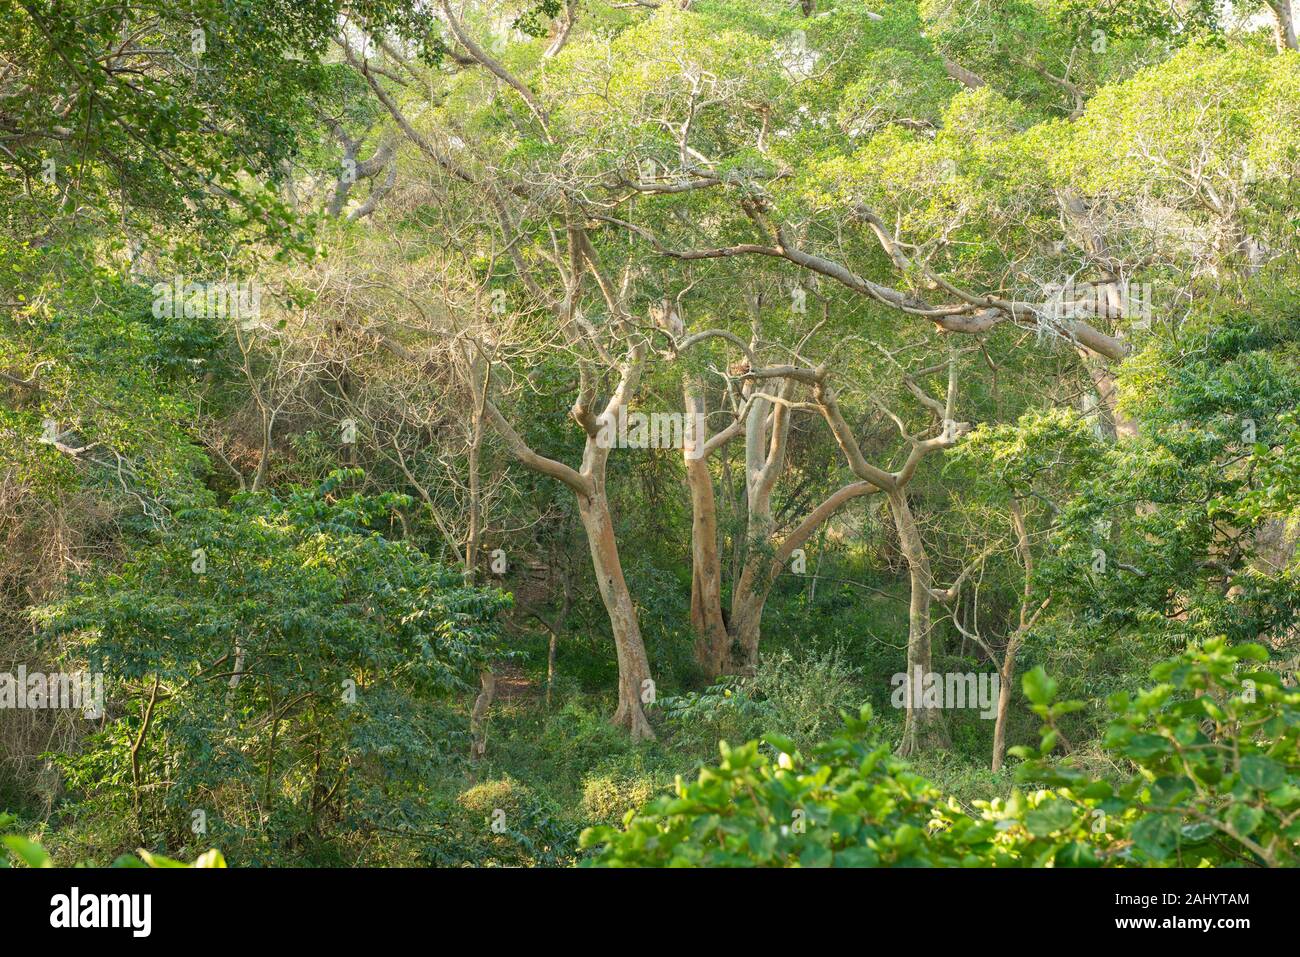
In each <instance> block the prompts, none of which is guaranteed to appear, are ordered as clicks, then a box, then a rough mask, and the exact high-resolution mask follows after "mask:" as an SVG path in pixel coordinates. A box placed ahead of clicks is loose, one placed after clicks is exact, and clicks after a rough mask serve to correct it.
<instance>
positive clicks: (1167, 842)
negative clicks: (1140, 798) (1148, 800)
mask: <svg viewBox="0 0 1300 957" xmlns="http://www.w3.org/2000/svg"><path fill="white" fill-rule="evenodd" d="M1132 833H1133V843H1134V844H1136V845H1137V847H1138V849H1139V850H1140V851H1142V852H1143V853H1144V854H1146V855H1147V856H1148V857H1150V858H1153V859H1154V860H1157V861H1160V860H1164V859H1165V858H1166V857H1168V856H1169V855H1170V854H1172V853H1173V851H1174V848H1175V847H1177V846H1178V827H1177V825H1175V824H1174V822H1173V820H1172V819H1171V818H1170V817H1169V816H1168V815H1165V814H1149V815H1147V816H1146V817H1144V818H1142V820H1140V821H1138V822H1137V823H1136V824H1134V825H1133V832H1132Z"/></svg>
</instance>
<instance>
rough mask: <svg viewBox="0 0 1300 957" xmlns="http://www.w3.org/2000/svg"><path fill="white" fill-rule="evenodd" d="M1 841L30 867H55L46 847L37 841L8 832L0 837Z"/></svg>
mask: <svg viewBox="0 0 1300 957" xmlns="http://www.w3.org/2000/svg"><path fill="white" fill-rule="evenodd" d="M0 843H2V844H4V846H5V847H7V848H9V850H11V851H13V852H14V854H15V855H17V857H18V859H19V860H20V861H22V862H23V863H24V864H26V865H27V866H28V867H53V866H54V865H53V864H52V863H51V862H50V855H49V854H48V853H46V851H45V848H43V847H41V846H40V845H39V844H37V843H36V842H35V841H29V840H27V838H25V837H19V836H18V835H17V834H7V835H5V836H4V837H0Z"/></svg>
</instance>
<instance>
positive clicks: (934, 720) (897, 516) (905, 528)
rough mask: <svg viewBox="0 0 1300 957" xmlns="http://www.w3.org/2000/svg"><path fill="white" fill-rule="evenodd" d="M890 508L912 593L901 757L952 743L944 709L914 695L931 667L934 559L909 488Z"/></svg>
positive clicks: (896, 495) (898, 494)
mask: <svg viewBox="0 0 1300 957" xmlns="http://www.w3.org/2000/svg"><path fill="white" fill-rule="evenodd" d="M889 510H890V512H891V513H893V517H894V528H895V529H896V530H897V532H898V541H899V547H900V548H901V550H902V552H903V557H904V558H905V559H906V560H907V570H908V580H909V583H910V586H911V592H912V595H911V600H910V602H909V605H908V613H907V684H906V686H905V688H906V692H907V693H906V695H905V697H904V701H905V702H906V707H907V712H906V715H905V717H904V721H903V740H902V741H901V742H900V743H899V745H898V754H899V756H901V757H906V756H908V755H911V754H915V753H917V752H918V751H923V750H928V749H930V748H934V747H946V746H947V745H948V743H949V742H948V734H947V730H946V729H945V727H944V723H943V714H942V712H941V711H938V710H936V709H934V708H927V707H925V706H924V703H923V702H919V701H914V700H913V695H912V689H913V680H914V676H915V675H916V673H917V671H918V670H919V671H920V673H921V675H923V676H924V675H926V674H928V673H929V672H930V670H931V644H930V633H931V624H932V623H931V617H930V603H931V601H932V600H933V596H932V592H931V589H932V588H933V587H934V577H933V575H932V573H931V571H930V559H929V557H928V556H927V555H926V553H925V546H924V544H923V543H922V541H921V531H920V529H919V528H918V527H917V524H916V518H915V516H914V515H913V514H912V509H911V506H910V505H908V503H907V494H906V491H905V490H901V489H900V490H898V491H895V492H891V493H889Z"/></svg>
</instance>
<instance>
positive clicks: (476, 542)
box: [463, 363, 497, 761]
mask: <svg viewBox="0 0 1300 957" xmlns="http://www.w3.org/2000/svg"><path fill="white" fill-rule="evenodd" d="M483 365H484V366H485V365H486V364H483ZM475 371H476V366H475V364H473V363H471V366H470V383H471V390H472V393H473V397H474V425H473V428H472V429H471V431H470V442H469V530H468V533H467V534H466V537H465V568H464V571H463V575H464V579H465V584H466V585H473V584H474V579H475V576H476V574H477V572H478V560H479V551H480V542H481V540H482V537H483V529H482V525H483V506H482V490H481V481H480V475H479V462H480V458H481V453H482V449H483V414H484V402H485V401H486V399H487V379H486V378H484V379H483V381H482V384H481V386H480V384H479V379H478V376H477V375H476V374H475ZM485 374H486V373H485ZM496 686H497V679H496V674H495V673H493V671H492V666H491V664H489V665H488V666H487V667H485V668H484V669H483V670H482V672H480V673H479V694H478V697H477V698H476V699H475V700H474V707H473V709H472V710H471V711H470V719H469V732H470V733H469V737H470V745H469V757H470V760H471V761H479V760H481V759H482V757H483V755H484V754H485V753H487V716H488V709H489V708H491V707H492V699H493V698H494V697H495V695H496Z"/></svg>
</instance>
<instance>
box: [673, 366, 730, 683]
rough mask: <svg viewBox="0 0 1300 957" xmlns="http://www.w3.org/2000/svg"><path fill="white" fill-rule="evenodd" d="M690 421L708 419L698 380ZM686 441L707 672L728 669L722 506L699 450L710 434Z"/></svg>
mask: <svg viewBox="0 0 1300 957" xmlns="http://www.w3.org/2000/svg"><path fill="white" fill-rule="evenodd" d="M683 391H684V393H685V400H686V413H687V417H688V418H687V422H688V423H700V422H702V421H703V420H704V412H705V400H704V396H703V394H702V390H701V388H700V386H699V384H698V383H696V382H690V381H688V382H687V384H686V386H685V387H684V390H683ZM694 432H695V428H694V426H693V425H692V426H691V433H692V434H691V437H690V439H689V440H688V441H687V442H685V443H683V444H684V449H683V456H682V458H683V462H684V464H685V467H686V485H687V488H688V489H689V490H690V493H691V516H692V519H691V630H692V631H693V632H694V633H695V660H696V661H697V662H698V663H699V665H700V668H701V669H702V670H703V671H704V673H705V675H706V676H707V677H709V678H716V677H718V675H721V674H723V673H725V671H726V669H727V659H728V656H729V653H730V646H731V637H730V636H729V635H728V634H727V625H726V622H725V621H724V620H723V617H722V556H721V553H720V552H719V547H718V506H717V499H716V498H715V496H714V492H713V476H712V475H711V474H710V472H709V461H708V457H707V456H705V455H702V454H701V448H702V446H703V443H704V442H705V441H706V440H707V438H708V436H707V435H704V434H700V435H695V434H694Z"/></svg>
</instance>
